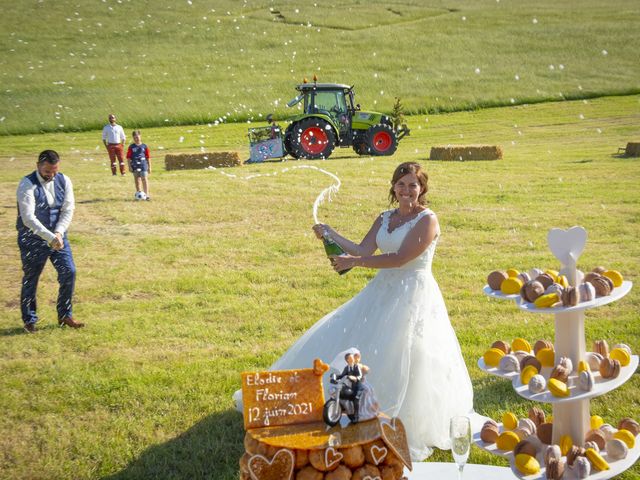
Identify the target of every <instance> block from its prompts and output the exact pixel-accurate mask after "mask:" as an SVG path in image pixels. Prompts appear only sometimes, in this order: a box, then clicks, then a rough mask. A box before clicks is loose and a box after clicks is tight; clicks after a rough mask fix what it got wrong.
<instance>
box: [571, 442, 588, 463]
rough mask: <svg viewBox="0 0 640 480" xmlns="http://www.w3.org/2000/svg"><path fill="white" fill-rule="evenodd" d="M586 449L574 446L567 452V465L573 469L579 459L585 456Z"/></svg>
mask: <svg viewBox="0 0 640 480" xmlns="http://www.w3.org/2000/svg"><path fill="white" fill-rule="evenodd" d="M584 452H585V450H584V448H582V447H578V446H577V445H573V446H572V447H571V448H570V449H569V451H568V452H567V465H569V466H570V467H573V464H574V462H575V461H576V459H577V458H578V457H583V456H584Z"/></svg>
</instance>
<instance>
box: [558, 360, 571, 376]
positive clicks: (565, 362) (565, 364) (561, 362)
mask: <svg viewBox="0 0 640 480" xmlns="http://www.w3.org/2000/svg"><path fill="white" fill-rule="evenodd" d="M558 365H562V366H563V367H564V368H566V369H567V371H568V372H569V374H571V372H573V362H572V361H571V359H570V358H569V357H560V359H559V360H558Z"/></svg>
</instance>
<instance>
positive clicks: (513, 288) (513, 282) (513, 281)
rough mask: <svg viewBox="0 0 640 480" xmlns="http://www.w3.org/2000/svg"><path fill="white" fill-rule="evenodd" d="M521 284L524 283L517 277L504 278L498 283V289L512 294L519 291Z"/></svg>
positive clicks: (506, 293)
mask: <svg viewBox="0 0 640 480" xmlns="http://www.w3.org/2000/svg"><path fill="white" fill-rule="evenodd" d="M522 285H524V284H523V283H522V280H520V279H519V278H518V277H509V278H505V279H504V280H503V281H502V283H501V284H500V291H501V292H502V293H504V294H505V295H513V294H515V293H520V289H521V288H522Z"/></svg>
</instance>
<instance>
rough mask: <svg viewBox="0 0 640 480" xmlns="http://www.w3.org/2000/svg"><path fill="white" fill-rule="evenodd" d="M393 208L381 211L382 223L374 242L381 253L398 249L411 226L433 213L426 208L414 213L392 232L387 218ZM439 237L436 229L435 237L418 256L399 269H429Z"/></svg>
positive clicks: (393, 251)
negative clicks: (416, 213) (414, 214)
mask: <svg viewBox="0 0 640 480" xmlns="http://www.w3.org/2000/svg"><path fill="white" fill-rule="evenodd" d="M393 212H394V210H387V211H386V212H383V213H382V225H381V226H380V229H379V230H378V234H377V235H376V243H377V245H378V248H379V249H380V251H381V252H382V253H395V252H397V251H398V250H399V249H400V246H401V245H402V242H403V241H404V239H405V237H406V236H407V234H408V233H409V232H410V231H411V229H412V228H413V227H415V225H416V224H417V223H418V221H419V220H420V219H421V218H422V217H424V216H425V215H434V216H435V213H433V211H432V210H429V209H426V210H423V211H422V212H420V213H419V214H418V215H416V217H415V218H413V219H411V220H409V221H408V222H406V223H403V224H402V225H400V226H399V227H397V228H396V229H394V230H393V231H392V232H389V219H390V217H391V214H392V213H393ZM439 238H440V230H439V229H438V231H437V233H436V237H435V238H434V239H433V241H432V242H431V245H429V246H428V247H427V249H426V250H425V251H424V252H423V253H422V254H421V255H419V256H418V257H416V258H414V259H413V260H411V261H410V262H408V263H406V264H404V265H403V266H402V267H399V269H403V270H405V269H408V270H429V271H430V270H431V263H432V261H433V255H434V254H435V251H436V243H437V242H438V239H439Z"/></svg>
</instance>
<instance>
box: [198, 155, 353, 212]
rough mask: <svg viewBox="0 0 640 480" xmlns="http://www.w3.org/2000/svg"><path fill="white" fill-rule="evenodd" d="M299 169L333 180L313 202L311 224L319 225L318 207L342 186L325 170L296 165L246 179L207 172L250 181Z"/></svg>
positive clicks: (336, 178)
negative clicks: (326, 176) (320, 174)
mask: <svg viewBox="0 0 640 480" xmlns="http://www.w3.org/2000/svg"><path fill="white" fill-rule="evenodd" d="M299 169H309V170H316V171H318V172H320V173H323V174H325V175H328V176H329V177H331V178H332V179H333V180H335V182H334V183H332V184H331V185H329V186H328V187H327V188H325V189H324V190H322V191H321V192H320V193H319V194H318V196H317V197H316V199H315V201H314V202H313V222H314V223H320V221H319V220H318V207H320V205H322V204H323V203H324V202H326V201H328V202H330V201H331V198H332V197H333V195H335V194H336V193H338V190H340V185H342V182H341V181H340V179H339V178H338V176H337V175H334V174H333V173H331V172H327V171H326V170H323V169H322V168H318V167H314V166H312V165H297V166H294V167H285V168H283V169H282V170H280V172H272V173H255V174H252V175H247V176H246V177H242V176H239V175H235V174H232V173H227V172H225V171H224V170H220V169H218V168H216V167H213V166H210V167H207V170H217V171H218V172H219V173H220V174H222V175H224V176H226V177H227V178H239V179H240V180H251V179H252V178H259V177H275V176H276V175H278V173H286V172H288V171H289V170H299Z"/></svg>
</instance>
